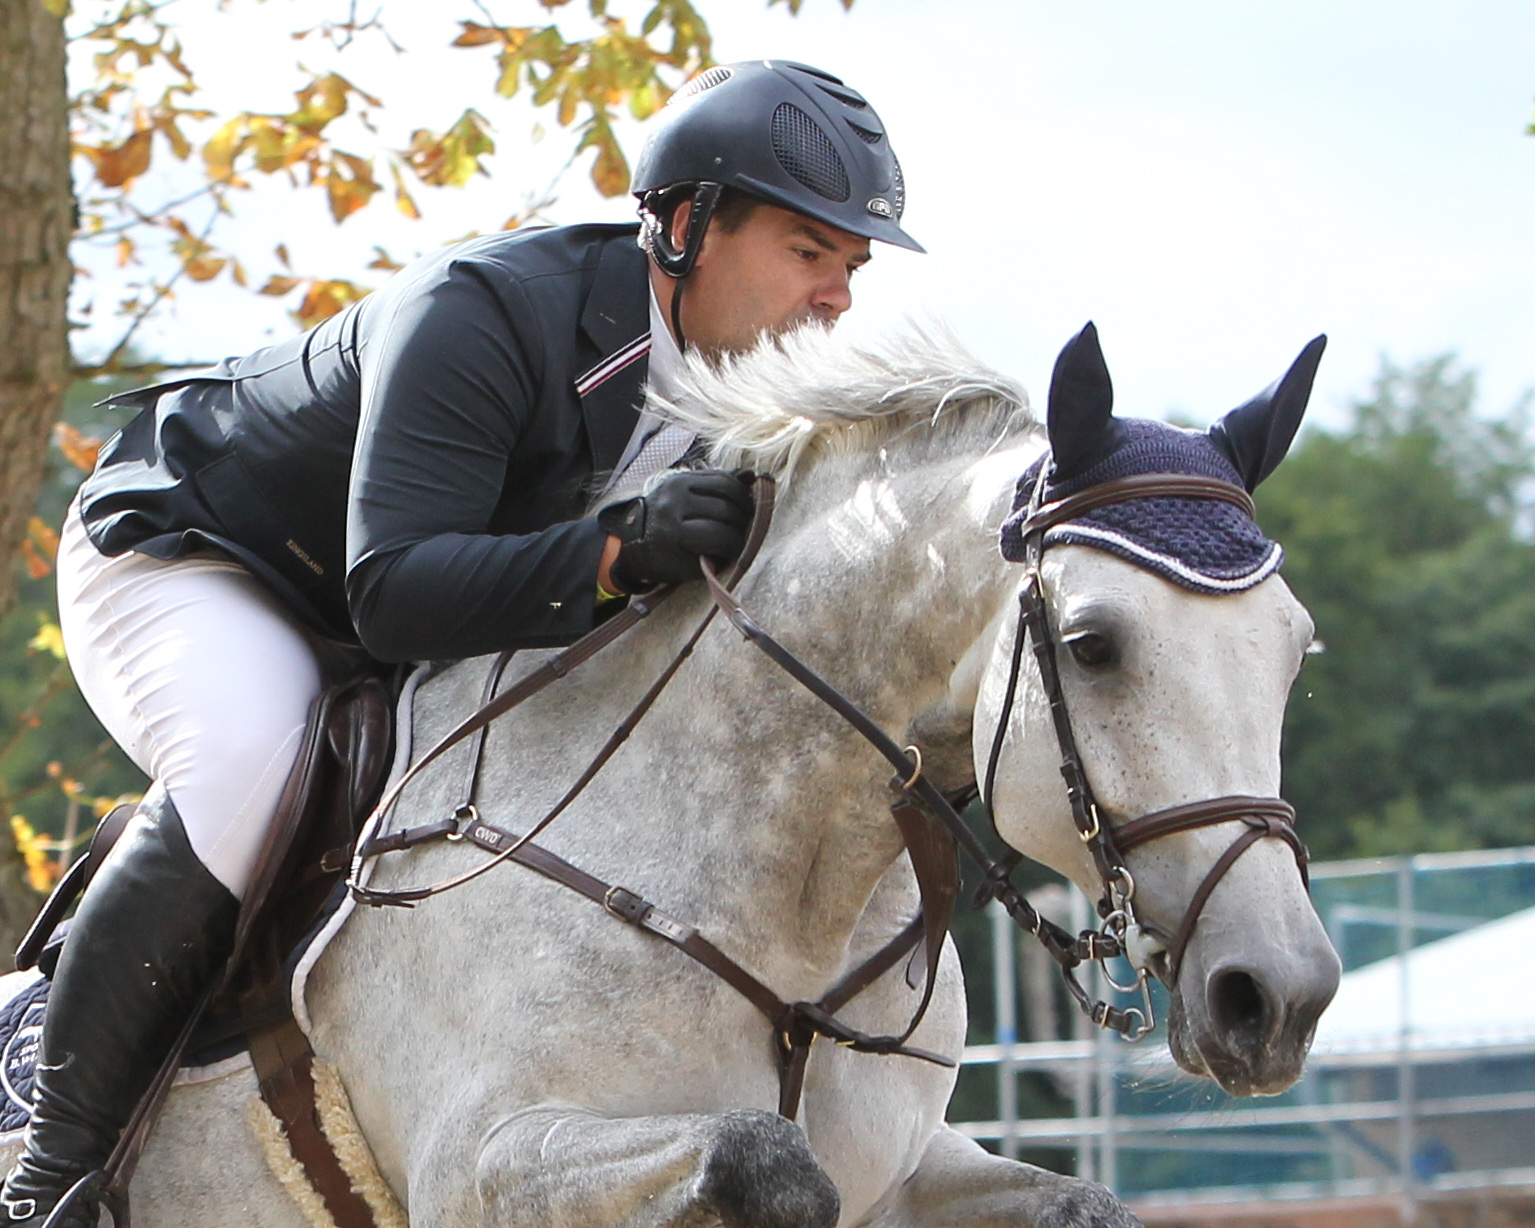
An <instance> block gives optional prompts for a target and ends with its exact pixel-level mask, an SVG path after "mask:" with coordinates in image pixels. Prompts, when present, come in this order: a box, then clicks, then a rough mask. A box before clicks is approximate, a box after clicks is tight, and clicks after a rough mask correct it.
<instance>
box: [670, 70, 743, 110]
mask: <svg viewBox="0 0 1535 1228" xmlns="http://www.w3.org/2000/svg"><path fill="white" fill-rule="evenodd" d="M735 75H736V72H735V69H733V68H727V67H726V66H725V65H724V64H716V65H715V66H714V67H713V68H706V69H704V71H703V72H701V73H699V74H698V76H696V77H694V78H693V79H692V80H691V81H689V82H687V83H686V84H685V85H684V86H683V87H682V88H681V89H680V90H678V91H677V93H676V94H675V95H674V96H673V97H674V98H675V99H676V100H679V101H680V100H681V99H683V98H691V97H692V96H693V95H694V94H702V93H703V92H704V91H705V90H712V89H713V88H714V87H715V86H716V85H724V84H725V82H727V81H729V80H730V78H731V77H733V76H735Z"/></svg>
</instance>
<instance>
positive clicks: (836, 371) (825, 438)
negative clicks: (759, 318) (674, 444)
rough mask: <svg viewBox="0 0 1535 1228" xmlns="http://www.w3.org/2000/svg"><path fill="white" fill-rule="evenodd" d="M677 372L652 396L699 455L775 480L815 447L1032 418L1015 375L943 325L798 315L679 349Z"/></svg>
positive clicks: (1003, 425)
mask: <svg viewBox="0 0 1535 1228" xmlns="http://www.w3.org/2000/svg"><path fill="white" fill-rule="evenodd" d="M682 383H683V391H682V395H681V396H679V397H678V399H677V401H676V402H670V401H667V402H662V403H661V404H659V405H658V406H657V407H656V408H657V410H658V412H660V413H661V414H662V415H664V416H665V417H667V418H670V419H672V420H673V421H675V422H678V423H680V424H681V425H683V426H686V427H687V428H688V429H689V430H692V431H694V432H696V433H697V435H698V436H699V438H700V439H702V440H703V441H704V442H705V443H706V444H707V445H708V447H709V453H708V459H709V463H710V464H711V465H714V466H716V467H718V468H721V469H738V468H751V469H754V470H756V471H758V472H762V473H771V474H773V475H774V476H775V477H777V478H779V479H780V480H786V479H787V478H789V477H790V476H791V475H792V474H793V473H794V471H795V470H796V469H797V468H798V467H799V466H800V465H801V464H803V463H804V462H805V461H807V460H808V459H811V458H815V457H821V456H826V455H831V454H848V453H853V454H866V455H871V456H872V455H875V454H877V453H878V452H879V451H881V450H882V449H884V448H886V447H887V446H889V445H890V444H892V443H894V442H896V441H897V440H903V441H904V440H906V439H913V440H915V439H918V438H925V439H928V440H936V439H938V438H943V439H945V440H950V441H951V440H952V439H953V438H954V436H956V435H959V434H963V435H964V436H966V437H974V438H975V439H976V440H977V442H981V441H984V442H985V443H986V444H988V445H990V446H994V445H995V444H997V443H998V442H1000V441H1001V440H1003V439H1005V438H1007V437H1009V436H1012V435H1014V434H1016V433H1019V432H1021V431H1026V430H1032V429H1035V427H1036V425H1037V424H1036V422H1035V419H1034V416H1033V413H1032V412H1031V411H1030V409H1029V399H1028V395H1027V394H1026V393H1025V392H1024V390H1023V387H1022V386H1021V385H1020V384H1019V383H1018V382H1017V381H1015V380H1013V379H1011V378H1009V377H1008V376H1005V375H1002V374H1000V373H998V372H996V371H992V370H990V369H989V368H988V367H986V366H985V365H984V364H983V363H982V362H981V361H980V360H979V359H977V358H976V357H975V356H974V355H973V354H971V353H970V352H969V351H968V350H966V349H965V347H964V346H963V345H962V344H960V342H959V341H958V340H957V339H956V338H955V337H954V335H953V334H952V333H951V332H950V331H949V330H948V329H947V328H946V327H944V326H942V325H933V326H931V327H923V326H921V325H919V324H916V323H914V322H910V321H908V322H907V324H906V325H905V326H904V327H903V328H901V329H899V330H896V331H894V332H891V333H888V334H886V335H885V336H883V337H881V338H879V339H878V340H876V341H874V342H872V343H865V344H857V343H853V342H849V341H845V340H843V339H841V338H839V337H837V335H836V334H835V333H834V332H833V331H832V330H831V329H830V328H826V327H824V326H821V325H817V324H806V325H802V326H800V327H798V328H796V329H794V330H792V331H790V332H788V333H785V334H783V335H780V336H776V337H766V338H764V339H763V340H761V341H759V342H758V343H757V345H756V346H755V347H754V348H752V349H751V350H748V351H746V352H744V353H741V354H738V355H732V356H729V357H726V358H724V359H720V360H712V361H711V360H709V359H705V358H702V357H700V356H698V355H697V354H691V353H690V354H689V355H688V358H687V372H686V375H685V377H684V379H683V381H682ZM921 428H927V429H921Z"/></svg>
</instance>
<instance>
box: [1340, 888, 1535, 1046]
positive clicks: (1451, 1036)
mask: <svg viewBox="0 0 1535 1228" xmlns="http://www.w3.org/2000/svg"><path fill="white" fill-rule="evenodd" d="M1532 952H1535V908H1527V909H1525V910H1524V911H1523V912H1516V913H1513V914H1511V915H1509V916H1507V917H1502V918H1500V919H1499V920H1497V921H1489V922H1488V923H1487V924H1486V925H1478V926H1476V927H1475V928H1474V929H1468V930H1462V931H1461V932H1460V933H1458V934H1453V935H1451V936H1450V937H1448V938H1441V939H1439V940H1438V941H1436V942H1430V943H1425V944H1424V945H1423V946H1420V947H1415V948H1414V949H1413V950H1411V951H1409V952H1408V953H1407V956H1406V960H1407V970H1406V971H1407V975H1406V980H1407V1003H1408V1007H1409V1015H1408V1018H1409V1023H1410V1026H1411V1041H1410V1043H1411V1047H1412V1048H1413V1049H1414V1050H1420V1051H1421V1050H1427V1049H1462V1048H1478V1047H1482V1046H1489V1045H1519V1044H1532V1043H1535V977H1532V976H1531V975H1530V962H1531V953H1532ZM1402 980H1403V977H1402V957H1401V956H1397V955H1393V956H1391V957H1390V958H1389V959H1383V960H1380V961H1379V962H1377V963H1373V964H1367V965H1366V966H1365V967H1363V968H1356V969H1355V970H1354V971H1353V972H1349V973H1346V974H1345V975H1344V977H1343V981H1342V984H1340V985H1339V987H1338V995H1337V997H1335V998H1334V999H1333V1002H1332V1005H1331V1006H1329V1007H1328V1008H1327V1010H1326V1012H1325V1013H1324V1014H1323V1015H1322V1021H1321V1023H1320V1024H1319V1025H1318V1027H1317V1035H1316V1043H1315V1044H1314V1045H1313V1046H1312V1052H1313V1053H1317V1054H1341V1053H1360V1052H1372V1051H1380V1050H1383V1049H1397V1048H1399V1047H1400V1045H1401V1028H1402V1017H1401V1010H1402V992H1401V991H1402Z"/></svg>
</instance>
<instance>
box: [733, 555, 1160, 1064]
mask: <svg viewBox="0 0 1535 1228" xmlns="http://www.w3.org/2000/svg"><path fill="white" fill-rule="evenodd" d="M703 571H704V579H705V581H706V582H707V583H708V585H709V594H710V596H712V597H713V598H714V600H715V602H716V604H717V605H718V606H719V608H720V609H722V610H723V611H724V612H725V614H726V615H727V616H728V617H729V619H730V621H731V623H732V625H733V626H734V627H735V628H736V630H738V631H740V633H741V634H742V635H743V636H744V637H745V638H746V639H747V640H748V641H749V642H750V643H751V644H753V645H754V646H755V647H757V648H758V649H760V650H761V651H762V652H763V653H765V654H766V655H767V656H768V657H769V658H770V659H771V660H772V661H773V662H774V663H775V664H777V665H778V666H779V667H780V668H781V669H782V670H783V671H784V672H785V673H787V674H788V675H789V676H790V677H791V678H793V679H794V680H795V681H796V682H798V683H799V684H800V685H801V686H803V687H804V688H805V689H806V690H807V691H809V692H810V693H811V694H812V695H814V696H815V697H816V698H817V699H819V700H820V701H821V702H822V703H824V704H825V705H826V706H827V707H828V708H830V709H831V710H832V711H833V712H835V713H836V714H837V715H838V716H840V717H841V718H842V719H843V720H844V721H846V722H847V723H848V724H849V725H851V726H852V727H853V729H854V731H855V732H857V733H858V734H859V735H860V736H861V737H862V738H863V739H864V740H865V741H866V742H868V743H869V745H871V746H872V747H874V749H875V750H877V751H878V752H879V753H880V754H881V755H882V756H884V758H885V760H886V761H887V762H888V763H889V764H890V765H891V766H892V767H893V768H895V770H896V775H895V777H894V778H893V779H892V780H891V782H890V783H891V787H892V788H893V789H895V790H897V791H898V792H900V793H902V794H904V795H905V796H906V797H907V798H908V799H909V800H910V801H912V802H915V803H916V804H918V805H920V806H921V807H922V808H923V809H925V810H927V811H928V812H929V813H930V814H931V815H932V816H934V817H935V818H936V819H937V820H938V821H939V822H941V823H942V824H943V826H944V827H945V828H947V829H948V831H949V834H950V835H951V836H952V837H953V838H954V840H955V842H956V843H957V844H958V845H959V847H960V848H962V849H964V851H965V853H966V854H967V855H968V856H969V857H970V859H971V860H972V861H973V862H974V863H975V865H976V866H977V867H978V868H979V869H980V871H981V873H982V874H983V875H984V876H985V879H986V891H987V892H988V894H990V895H993V896H994V897H995V898H996V899H997V900H998V901H999V902H1000V903H1001V904H1002V906H1003V907H1004V908H1006V909H1007V912H1008V914H1009V915H1010V916H1011V917H1012V918H1013V920H1014V921H1015V922H1017V923H1018V924H1019V925H1020V926H1021V927H1023V928H1024V929H1026V930H1028V931H1029V933H1031V934H1033V935H1034V936H1035V937H1036V938H1038V939H1039V941H1040V943H1041V945H1043V946H1044V948H1045V950H1046V951H1047V952H1049V954H1050V956H1051V958H1053V959H1054V960H1055V961H1056V963H1058V964H1059V965H1060V967H1061V970H1062V972H1063V973H1064V974H1065V977H1066V985H1067V988H1068V989H1069V990H1070V991H1071V993H1072V996H1073V997H1075V998H1076V1000H1077V1001H1078V1003H1079V1004H1080V1005H1081V1006H1082V1008H1083V1009H1084V1010H1086V1011H1087V1012H1088V1014H1089V1015H1090V1016H1091V1018H1092V1019H1093V1022H1095V1023H1097V1024H1098V1025H1099V1026H1100V1027H1105V1028H1109V1029H1110V1030H1113V1031H1117V1032H1123V1033H1129V1032H1131V1031H1132V1030H1133V1029H1134V1026H1135V1024H1134V1017H1133V1016H1132V1015H1131V1014H1130V1013H1129V1012H1127V1011H1123V1010H1120V1009H1118V1008H1117V1007H1114V1006H1111V1005H1109V1004H1108V1003H1106V1002H1094V1001H1092V1000H1091V999H1090V998H1089V997H1088V995H1087V993H1086V992H1085V991H1084V990H1083V989H1082V987H1081V986H1080V985H1079V984H1078V983H1077V981H1076V979H1075V977H1074V976H1073V975H1072V970H1073V969H1075V968H1076V967H1077V966H1079V965H1080V964H1082V963H1083V962H1084V961H1086V960H1089V959H1095V958H1098V957H1099V956H1100V955H1117V954H1119V953H1120V951H1119V948H1118V946H1117V945H1116V944H1114V943H1113V942H1112V941H1105V939H1104V937H1103V936H1102V935H1097V934H1093V935H1085V936H1083V937H1081V938H1077V939H1073V938H1072V936H1071V935H1070V934H1068V933H1067V932H1066V931H1065V930H1063V929H1061V928H1060V926H1058V925H1056V924H1054V922H1052V921H1050V920H1048V919H1047V918H1045V917H1044V916H1042V915H1041V914H1040V913H1039V911H1038V910H1037V909H1035V908H1034V906H1033V905H1032V904H1030V903H1029V902H1028V900H1027V899H1026V898H1025V897H1024V895H1023V893H1022V892H1021V891H1019V890H1018V888H1017V887H1016V886H1015V885H1014V884H1013V881H1012V879H1011V878H1010V877H1009V875H1008V871H1007V870H1006V869H1005V868H1004V867H1002V866H1001V865H999V864H998V863H997V862H996V861H995V860H993V859H992V857H991V855H990V854H989V853H988V852H987V851H986V846H985V845H983V844H982V843H981V841H980V838H979V837H978V836H976V834H975V833H974V832H973V831H972V830H971V829H970V826H969V824H967V823H966V822H965V821H964V819H962V818H961V817H960V816H959V813H958V812H957V811H956V810H955V809H954V807H953V805H952V804H950V802H949V800H948V798H946V797H945V796H944V795H943V792H942V791H941V790H940V789H938V787H937V786H936V785H934V784H933V782H932V781H931V780H929V779H928V778H927V777H926V776H925V775H923V773H922V771H921V764H920V763H919V762H918V761H917V760H915V759H913V758H912V757H911V756H909V755H908V754H907V753H906V751H905V750H904V749H902V748H901V747H900V746H898V745H897V744H896V743H895V741H894V740H893V739H891V737H890V736H889V735H888V734H887V733H885V731H884V730H883V729H881V728H880V727H879V725H878V724H876V723H875V722H874V720H873V719H872V718H870V716H869V715H868V714H867V713H866V712H864V710H863V709H862V708H860V707H859V706H858V705H857V704H856V703H854V702H853V700H851V699H850V698H848V697H847V696H846V695H844V694H843V693H842V692H841V691H839V690H838V689H837V688H836V687H834V686H832V684H831V683H829V682H827V681H826V679H825V678H823V677H821V675H820V674H818V673H816V671H815V670H813V669H812V668H811V667H810V666H808V665H806V664H805V662H803V661H801V660H800V659H799V658H798V657H797V656H795V655H794V654H793V653H792V652H790V651H789V650H788V649H787V648H785V647H784V646H783V645H782V644H781V643H779V642H778V640H776V639H774V638H773V637H772V636H771V635H769V634H768V633H767V632H766V631H765V630H763V628H762V627H761V626H760V625H759V624H758V622H757V620H756V619H754V618H753V617H752V616H751V614H750V613H748V612H747V611H746V610H745V609H744V608H743V607H742V605H741V603H740V602H739V601H737V600H736V599H735V597H734V596H733V595H732V594H731V593H730V592H729V590H727V589H726V588H725V586H724V585H723V584H721V583H720V581H719V579H718V577H717V576H715V574H714V569H713V567H712V566H711V565H710V564H709V562H708V560H704V561H703ZM934 945H936V944H930V946H929V950H928V952H927V958H928V965H929V966H928V977H927V986H926V989H925V991H924V995H923V1000H922V1004H921V1006H920V1007H919V1009H918V1012H917V1014H916V1016H915V1017H914V1018H913V1020H912V1023H911V1025H910V1027H909V1028H908V1029H907V1031H906V1032H905V1033H903V1039H904V1038H905V1037H906V1036H910V1035H911V1033H912V1032H913V1031H915V1030H916V1027H917V1025H918V1024H919V1023H920V1022H921V1019H922V1015H923V1013H924V1012H925V1011H926V1010H927V1005H928V1002H929V1000H930V999H931V997H932V993H933V984H934V978H935V973H936V969H937V961H938V958H939V955H940V952H939V951H938V950H935V949H933V946H934ZM1095 947H1096V949H1095Z"/></svg>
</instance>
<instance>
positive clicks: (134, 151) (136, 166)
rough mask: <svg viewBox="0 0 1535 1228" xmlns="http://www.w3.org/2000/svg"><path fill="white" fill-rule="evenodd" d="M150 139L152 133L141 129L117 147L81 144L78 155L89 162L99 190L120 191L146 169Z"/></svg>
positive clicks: (149, 151)
mask: <svg viewBox="0 0 1535 1228" xmlns="http://www.w3.org/2000/svg"><path fill="white" fill-rule="evenodd" d="M153 140H154V130H153V129H151V128H143V129H140V130H139V131H138V132H135V133H134V134H133V135H132V136H130V137H129V138H128V139H127V140H126V141H124V142H123V143H122V144H121V145H94V146H93V145H84V146H81V148H80V152H81V153H83V154H84V155H85V156H86V157H87V158H89V159H90V160H91V164H92V165H93V166H94V167H95V168H96V178H97V179H98V180H99V181H100V183H101V185H102V186H103V187H107V188H120V187H124V186H125V185H127V184H129V183H131V182H132V181H133V180H134V179H137V178H138V177H139V176H140V175H142V174H143V173H144V172H145V171H147V170H148V169H149V161H150V156H151V154H152V153H153V149H152V142H153Z"/></svg>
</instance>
